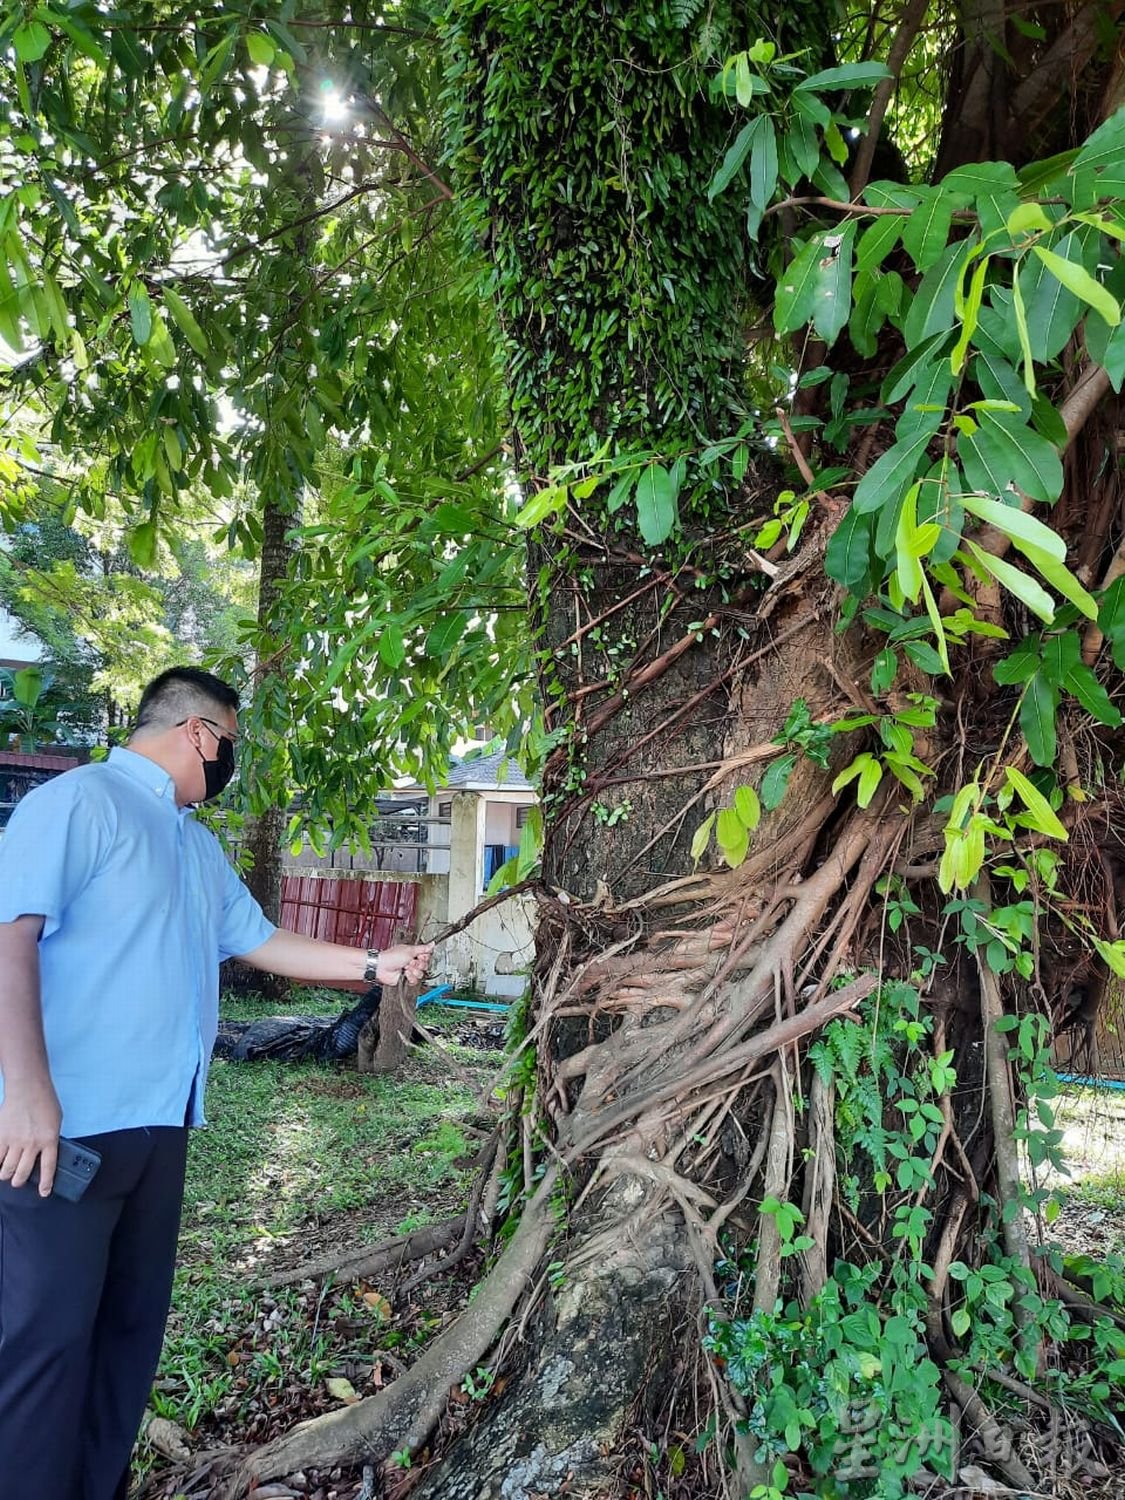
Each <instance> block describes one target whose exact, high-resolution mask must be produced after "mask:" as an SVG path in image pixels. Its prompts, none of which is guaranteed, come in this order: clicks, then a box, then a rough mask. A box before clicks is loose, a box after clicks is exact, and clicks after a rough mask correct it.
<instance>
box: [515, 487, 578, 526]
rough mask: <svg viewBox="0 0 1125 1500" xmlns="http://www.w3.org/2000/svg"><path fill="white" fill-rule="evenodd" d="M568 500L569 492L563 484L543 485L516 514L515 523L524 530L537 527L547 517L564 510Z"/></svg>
mask: <svg viewBox="0 0 1125 1500" xmlns="http://www.w3.org/2000/svg"><path fill="white" fill-rule="evenodd" d="M569 498H570V491H569V489H568V487H567V486H566V485H565V484H547V485H544V486H543V488H542V489H541V490H540V491H539V492H538V494H535V495H532V497H531V499H530V500H529V501H528V502H527V504H526V505H523V506H521V507H520V509H519V510H518V511H517V512H516V515H515V523H516V525H517V526H520V527H523V528H524V529H525V530H526V529H529V528H530V527H532V526H539V525H540V524H541V523H542V522H543V521H545V520H546V519H547V517H548V516H553V515H555V514H556V513H557V512H558V511H560V510H565V508H566V505H567V501H568V500H569Z"/></svg>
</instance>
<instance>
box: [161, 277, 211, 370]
mask: <svg viewBox="0 0 1125 1500" xmlns="http://www.w3.org/2000/svg"><path fill="white" fill-rule="evenodd" d="M162 293H163V297H164V305H165V307H167V309H168V311H169V312H170V313H171V314H172V320H173V322H174V323H175V324H176V327H177V328H178V329H179V330H180V332H181V333H182V334H183V336H184V338H186V339H187V341H188V343H189V344H190V345H191V347H192V348H193V349H194V350H195V352H196V354H198V355H200V356H201V357H202V358H204V359H205V358H206V357H207V355H208V354H209V353H210V352H211V346H210V345H209V344H208V342H207V335H206V334H205V333H204V332H203V329H202V328H200V326H199V324H198V323H197V322H196V320H195V314H194V313H193V312H192V310H191V308H190V307H189V306H188V305H187V303H186V302H185V301H184V299H183V298H182V297H181V296H180V294H179V292H177V291H176V290H175V289H174V288H173V287H170V286H166V287H163V288H162Z"/></svg>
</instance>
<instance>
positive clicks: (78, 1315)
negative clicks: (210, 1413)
mask: <svg viewBox="0 0 1125 1500" xmlns="http://www.w3.org/2000/svg"><path fill="white" fill-rule="evenodd" d="M82 1139H83V1141H84V1142H85V1144H87V1145H90V1146H93V1147H94V1148H95V1150H98V1151H100V1152H101V1153H102V1165H101V1168H100V1169H99V1171H98V1174H97V1176H96V1177H95V1178H94V1181H93V1182H92V1183H91V1184H90V1186H89V1188H88V1189H87V1190H86V1193H85V1195H84V1196H83V1198H82V1200H81V1201H80V1202H79V1203H67V1202H65V1201H64V1200H63V1199H61V1198H55V1197H52V1198H40V1196H39V1193H38V1190H37V1189H36V1188H33V1187H22V1188H13V1187H11V1186H10V1185H9V1184H7V1183H0V1497H3V1500H126V1496H127V1493H128V1488H129V1459H130V1455H131V1453H132V1450H133V1444H134V1442H135V1440H136V1436H137V1429H138V1427H139V1426H140V1422H141V1418H142V1416H143V1415H144V1409H145V1403H146V1401H147V1400H148V1395H149V1391H150V1388H151V1386H152V1378H153V1375H154V1373H155V1371H156V1365H157V1361H158V1359H159V1357H160V1345H161V1341H162V1340H163V1337H164V1322H165V1319H166V1318H167V1315H168V1305H169V1302H170V1301H171V1296H172V1272H173V1269H174V1266H175V1259H176V1239H177V1235H178V1232H179V1225H180V1207H181V1204H182V1201H183V1190H184V1163H185V1159H186V1155H187V1130H186V1129H184V1128H183V1127H161V1128H155V1129H152V1130H117V1131H113V1132H111V1133H110V1134H108V1135H92V1136H84V1137H83V1138H82Z"/></svg>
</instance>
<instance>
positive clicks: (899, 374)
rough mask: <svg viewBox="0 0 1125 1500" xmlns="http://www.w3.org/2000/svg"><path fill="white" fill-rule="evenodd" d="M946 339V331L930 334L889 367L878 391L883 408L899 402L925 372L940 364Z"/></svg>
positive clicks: (947, 336)
mask: <svg viewBox="0 0 1125 1500" xmlns="http://www.w3.org/2000/svg"><path fill="white" fill-rule="evenodd" d="M948 338H949V333H948V331H943V332H940V333H934V334H931V335H930V337H929V338H928V339H925V340H923V342H922V343H921V344H919V345H918V346H917V347H916V348H914V349H908V350H907V352H906V353H905V354H904V355H903V357H902V358H901V359H900V360H899V361H898V363H897V364H895V365H892V366H891V369H890V371H889V372H888V374H887V377H886V379H885V380H884V381H883V384H882V387H881V389H880V391H879V400H880V401H881V402H882V403H883V405H884V406H893V405H894V403H895V402H896V401H901V400H902V399H903V397H904V396H905V395H906V394H907V392H908V391H910V390H912V389H913V387H914V386H915V385H917V384H918V382H919V381H920V380H922V379H923V377H924V372H925V370H926V369H927V368H928V367H929V366H930V365H931V364H936V363H938V362H940V360H941V357H942V352H943V349H944V346H945V344H946V342H947V340H948Z"/></svg>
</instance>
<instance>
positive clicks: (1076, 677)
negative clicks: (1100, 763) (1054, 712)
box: [1063, 661, 1121, 729]
mask: <svg viewBox="0 0 1125 1500" xmlns="http://www.w3.org/2000/svg"><path fill="white" fill-rule="evenodd" d="M1063 687H1064V688H1066V690H1067V692H1068V693H1069V694H1070V695H1071V697H1072V698H1077V699H1078V701H1079V703H1081V705H1082V707H1083V708H1084V709H1085V710H1086V712H1087V713H1088V714H1090V715H1091V717H1093V718H1095V719H1097V721H1098V723H1099V724H1107V725H1108V726H1109V727H1110V728H1111V729H1116V728H1117V727H1118V726H1119V725H1120V723H1121V713H1120V711H1119V710H1118V708H1117V707H1116V705H1115V704H1114V703H1113V700H1112V699H1111V698H1110V696H1109V694H1108V693H1107V692H1106V690H1105V688H1104V687H1103V686H1102V684H1101V683H1100V682H1099V681H1098V679H1097V677H1095V675H1094V673H1093V672H1092V671H1091V670H1090V668H1089V667H1088V666H1087V665H1086V664H1085V662H1081V661H1080V662H1078V663H1076V665H1074V666H1073V667H1071V669H1070V671H1069V672H1068V673H1067V674H1066V676H1065V677H1064V678H1063Z"/></svg>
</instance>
